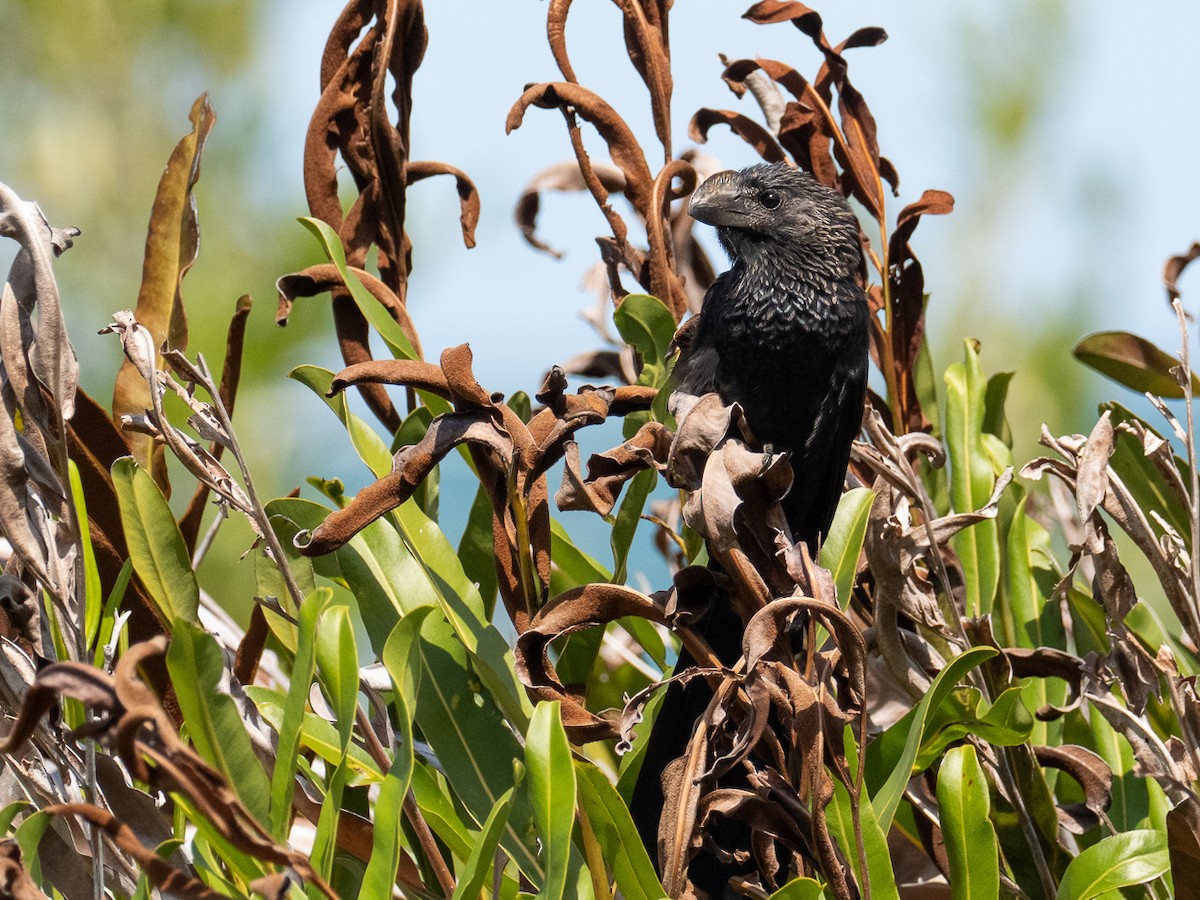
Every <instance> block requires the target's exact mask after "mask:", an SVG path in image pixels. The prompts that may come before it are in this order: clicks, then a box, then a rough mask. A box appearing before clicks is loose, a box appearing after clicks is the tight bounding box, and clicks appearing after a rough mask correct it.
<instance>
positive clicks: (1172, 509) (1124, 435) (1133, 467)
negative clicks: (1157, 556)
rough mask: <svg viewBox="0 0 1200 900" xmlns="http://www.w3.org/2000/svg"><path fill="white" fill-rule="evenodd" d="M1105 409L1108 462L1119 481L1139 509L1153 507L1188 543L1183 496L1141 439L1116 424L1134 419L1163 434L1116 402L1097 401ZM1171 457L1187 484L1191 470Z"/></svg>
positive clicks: (1189, 533) (1188, 523) (1189, 526)
mask: <svg viewBox="0 0 1200 900" xmlns="http://www.w3.org/2000/svg"><path fill="white" fill-rule="evenodd" d="M1106 410H1107V411H1108V412H1110V413H1111V414H1112V423H1113V429H1114V431H1113V435H1114V437H1113V453H1112V456H1111V457H1109V461H1108V464H1109V465H1110V466H1112V467H1113V470H1114V471H1115V472H1116V473H1117V474H1118V475H1119V476H1121V481H1122V482H1123V483H1124V485H1125V487H1126V488H1127V489H1128V490H1129V493H1130V494H1131V495H1132V496H1133V499H1134V501H1135V502H1136V503H1137V505H1138V507H1139V508H1140V509H1142V510H1145V511H1149V510H1154V512H1155V513H1156V514H1157V515H1159V516H1162V518H1163V519H1165V520H1166V521H1167V523H1168V524H1169V525H1170V526H1171V527H1172V528H1174V529H1175V531H1177V532H1178V533H1179V536H1180V537H1181V538H1182V539H1183V541H1184V543H1185V544H1186V543H1188V542H1189V541H1190V540H1191V537H1192V524H1191V515H1190V512H1189V510H1188V507H1187V501H1186V498H1184V497H1180V495H1179V494H1178V493H1177V491H1175V490H1173V489H1172V488H1171V486H1170V485H1169V484H1168V482H1167V479H1166V478H1165V477H1164V476H1163V474H1162V472H1160V471H1159V469H1158V466H1157V465H1156V464H1155V462H1154V461H1153V460H1152V459H1150V458H1148V457H1147V456H1146V453H1145V450H1144V448H1143V447H1142V442H1141V441H1140V440H1138V438H1137V437H1136V436H1135V435H1133V434H1130V433H1129V432H1127V431H1125V430H1123V429H1121V428H1118V427H1117V426H1118V425H1120V424H1121V423H1122V422H1136V423H1138V424H1139V425H1140V426H1141V427H1143V428H1145V429H1146V430H1147V431H1148V432H1149V433H1150V434H1152V435H1154V436H1155V437H1157V438H1159V439H1160V440H1162V439H1163V436H1162V435H1161V434H1159V432H1158V431H1157V430H1156V429H1154V428H1152V427H1150V425H1149V423H1147V422H1146V421H1145V420H1143V419H1142V418H1140V417H1139V416H1136V415H1134V414H1133V413H1132V412H1130V411H1129V410H1128V409H1126V408H1125V407H1124V406H1122V405H1121V404H1120V403H1113V402H1108V403H1102V404H1100V412H1101V413H1103V412H1104V411H1106ZM1171 458H1172V461H1173V462H1174V465H1175V468H1176V469H1177V470H1178V472H1179V477H1180V481H1182V482H1183V483H1184V484H1188V483H1190V481H1191V470H1190V469H1189V468H1188V464H1187V461H1186V460H1184V459H1181V458H1180V457H1179V456H1176V455H1175V454H1172V455H1171Z"/></svg>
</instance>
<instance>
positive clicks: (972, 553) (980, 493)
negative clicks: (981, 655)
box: [945, 341, 1000, 616]
mask: <svg viewBox="0 0 1200 900" xmlns="http://www.w3.org/2000/svg"><path fill="white" fill-rule="evenodd" d="M986 390H987V382H986V381H985V379H984V376H983V369H982V368H980V365H979V354H978V351H977V350H976V349H975V347H974V345H973V344H972V342H971V341H967V342H966V353H965V359H964V361H963V362H961V363H955V364H954V365H952V366H950V367H949V368H948V369H946V416H945V429H946V444H947V449H948V450H949V456H950V467H949V468H950V499H951V502H952V503H953V504H954V509H955V511H956V512H960V513H964V512H971V511H972V510H976V509H979V508H981V507H982V506H984V505H985V504H986V503H987V502H988V499H989V498H990V497H991V494H992V490H993V488H994V487H995V484H996V474H997V473H996V462H995V460H993V459H992V457H991V455H990V454H989V453H988V450H987V447H986V445H985V442H984V439H983V413H984V396H985V393H986ZM951 541H952V543H953V545H954V549H955V551H956V552H957V553H958V557H959V560H960V561H961V562H962V568H963V576H964V579H965V585H964V588H965V591H966V612H967V615H969V616H983V615H987V614H988V613H990V612H991V609H992V601H993V599H994V598H995V596H996V587H997V585H998V584H999V581H1000V547H999V530H998V527H997V525H996V522H995V521H994V520H991V519H988V520H984V521H982V522H977V523H976V524H974V525H972V526H970V527H969V528H965V529H963V530H962V531H960V532H959V533H958V534H956V535H955V536H954V537H953V538H952V539H951Z"/></svg>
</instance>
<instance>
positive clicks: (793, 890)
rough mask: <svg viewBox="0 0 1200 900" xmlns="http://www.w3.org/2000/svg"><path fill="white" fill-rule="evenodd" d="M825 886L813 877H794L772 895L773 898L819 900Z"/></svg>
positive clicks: (780, 899)
mask: <svg viewBox="0 0 1200 900" xmlns="http://www.w3.org/2000/svg"><path fill="white" fill-rule="evenodd" d="M823 891H824V888H823V887H822V886H821V882H819V881H815V880H813V879H812V878H793V879H792V880H791V881H789V882H788V883H787V884H785V885H784V886H783V887H781V888H780V889H779V890H777V891H776V892H775V893H773V894H772V895H771V900H817V898H818V897H820V896H821V893H822V892H823Z"/></svg>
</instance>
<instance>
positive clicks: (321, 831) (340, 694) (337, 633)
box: [312, 604, 358, 880]
mask: <svg viewBox="0 0 1200 900" xmlns="http://www.w3.org/2000/svg"><path fill="white" fill-rule="evenodd" d="M315 648H316V657H317V674H318V676H319V678H320V681H321V684H322V686H323V687H324V688H325V695H326V697H327V698H328V699H329V704H330V706H331V707H332V708H333V713H334V715H335V716H337V730H338V740H339V743H340V745H341V746H340V748H339V749H340V751H341V753H340V758H339V759H338V762H337V766H336V768H334V770H333V774H332V775H331V776H330V777H329V778H328V781H327V782H326V790H325V800H324V802H323V803H322V804H321V815H320V817H319V818H318V820H317V833H316V835H315V837H314V838H313V849H312V862H313V868H315V869H316V870H317V871H318V872H319V873H320V874H321V876H322V877H324V878H325V879H326V880H328V879H329V878H330V877H331V876H332V874H333V859H334V854H335V851H336V848H337V829H338V822H339V819H340V817H341V812H342V795H343V792H344V790H345V787H346V778H347V773H348V769H347V766H346V758H347V756H348V755H349V751H350V737H351V735H352V734H353V732H354V719H355V711H356V710H357V708H358V647H357V645H356V643H355V640H354V625H353V624H352V623H351V621H350V607H348V606H345V605H341V604H337V605H330V606H327V607H326V608H325V609H324V611H323V612H322V614H321V627H320V628H318V629H317V633H316V641H315Z"/></svg>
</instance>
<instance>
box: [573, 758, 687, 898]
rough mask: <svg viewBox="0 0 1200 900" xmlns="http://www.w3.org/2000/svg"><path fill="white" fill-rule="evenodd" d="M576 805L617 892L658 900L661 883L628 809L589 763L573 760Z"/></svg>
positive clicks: (633, 896)
mask: <svg viewBox="0 0 1200 900" xmlns="http://www.w3.org/2000/svg"><path fill="white" fill-rule="evenodd" d="M575 775H576V777H577V779H578V784H579V802H580V804H581V805H582V807H583V810H584V812H585V813H586V814H587V818H588V823H589V824H590V825H591V826H592V833H593V834H594V835H595V836H596V842H597V843H598V844H599V845H600V850H601V852H602V853H603V855H604V861H605V862H606V863H608V865H610V866H611V867H612V873H613V878H614V879H615V881H616V883H617V889H618V890H619V891H620V892H621V894H622V896H624V897H625V898H626V900H661V898H662V897H665V896H666V895H667V894H666V891H664V890H663V886H662V882H661V881H659V880H658V876H657V875H656V874H655V872H654V866H653V865H652V864H651V862H650V857H649V856H648V855H647V854H646V848H645V847H644V846H642V839H641V838H640V837H639V836H638V833H637V828H636V826H634V824H633V817H632V816H630V814H629V807H628V806H627V805H626V804H625V801H624V800H622V799H621V796H620V794H618V793H617V789H616V788H615V787H613V786H612V784H610V783H609V780H608V779H607V778H606V777H605V775H604V773H603V772H601V771H600V770H599V769H597V768H596V767H595V766H594V765H592V764H591V763H587V762H583V761H582V760H576V762H575Z"/></svg>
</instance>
